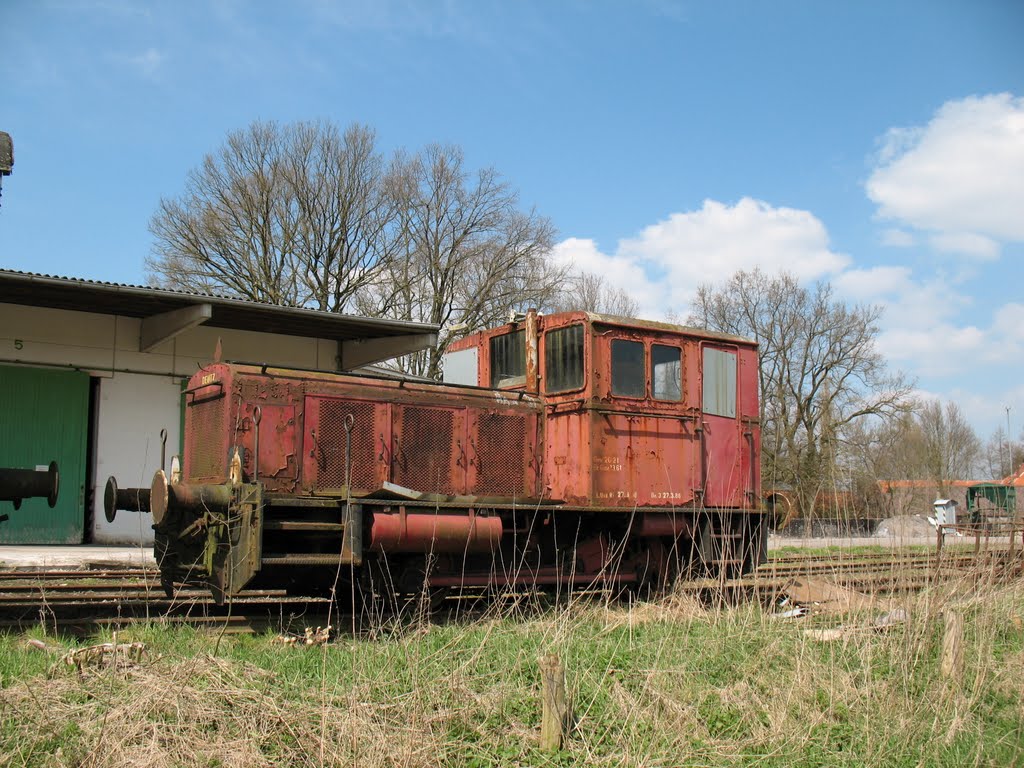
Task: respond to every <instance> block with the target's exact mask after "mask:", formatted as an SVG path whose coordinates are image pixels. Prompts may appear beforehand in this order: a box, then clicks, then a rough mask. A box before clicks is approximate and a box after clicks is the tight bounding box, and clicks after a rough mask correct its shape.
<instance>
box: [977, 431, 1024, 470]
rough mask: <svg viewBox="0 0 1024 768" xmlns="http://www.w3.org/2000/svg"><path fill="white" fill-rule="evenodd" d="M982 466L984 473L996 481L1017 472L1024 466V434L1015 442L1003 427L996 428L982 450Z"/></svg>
mask: <svg viewBox="0 0 1024 768" xmlns="http://www.w3.org/2000/svg"><path fill="white" fill-rule="evenodd" d="M980 465H981V471H982V473H983V474H984V475H985V476H986V477H988V478H991V479H994V480H999V479H1002V478H1004V477H1007V476H1009V475H1012V474H1014V473H1015V472H1017V470H1018V469H1019V468H1020V467H1021V466H1022V465H1024V434H1022V435H1021V439H1020V440H1014V439H1012V438H1009V437H1008V436H1007V434H1006V430H1004V429H1003V428H1002V427H996V429H995V431H994V432H993V433H992V436H991V437H990V438H989V439H988V441H987V442H986V443H985V445H984V447H983V448H982V449H981V456H980Z"/></svg>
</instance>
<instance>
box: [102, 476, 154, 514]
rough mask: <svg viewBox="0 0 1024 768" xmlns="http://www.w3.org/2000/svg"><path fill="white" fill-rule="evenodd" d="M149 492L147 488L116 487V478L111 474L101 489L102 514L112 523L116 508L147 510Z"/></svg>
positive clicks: (126, 510)
mask: <svg viewBox="0 0 1024 768" xmlns="http://www.w3.org/2000/svg"><path fill="white" fill-rule="evenodd" d="M149 493H150V491H149V488H118V487H117V480H115V479H114V476H113V475H111V476H110V478H109V479H108V480H107V486H106V488H104V489H103V516H104V517H106V518H107V522H108V523H112V522H114V518H115V517H117V513H118V510H122V511H124V512H149Z"/></svg>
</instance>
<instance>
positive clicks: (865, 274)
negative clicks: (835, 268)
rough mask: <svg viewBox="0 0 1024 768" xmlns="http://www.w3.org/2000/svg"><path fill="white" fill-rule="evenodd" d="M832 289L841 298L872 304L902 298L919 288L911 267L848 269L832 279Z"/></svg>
mask: <svg viewBox="0 0 1024 768" xmlns="http://www.w3.org/2000/svg"><path fill="white" fill-rule="evenodd" d="M832 287H833V288H835V289H836V292H837V293H838V294H839V295H840V296H843V297H845V298H849V299H851V300H853V301H857V302H872V303H873V302H877V301H879V300H881V299H882V298H883V297H885V296H896V297H901V296H902V295H905V294H909V293H912V292H913V291H914V290H915V289H916V288H917V286H916V284H915V283H914V282H913V281H912V280H911V271H910V267H872V268H870V269H848V270H846V271H845V272H843V273H842V274H839V275H837V276H836V277H834V278H833V279H832Z"/></svg>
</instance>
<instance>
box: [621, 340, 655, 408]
mask: <svg viewBox="0 0 1024 768" xmlns="http://www.w3.org/2000/svg"><path fill="white" fill-rule="evenodd" d="M612 394H613V395H617V396H618V397H643V396H644V395H645V394H647V381H646V378H645V375H644V345H643V342H639V341H629V340H628V339H612Z"/></svg>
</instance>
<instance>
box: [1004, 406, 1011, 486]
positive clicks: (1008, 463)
mask: <svg viewBox="0 0 1024 768" xmlns="http://www.w3.org/2000/svg"><path fill="white" fill-rule="evenodd" d="M1012 474H1013V442H1012V441H1011V440H1010V406H1008V405H1007V406H1006V475H1005V477H1009V476H1010V475H1012Z"/></svg>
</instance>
